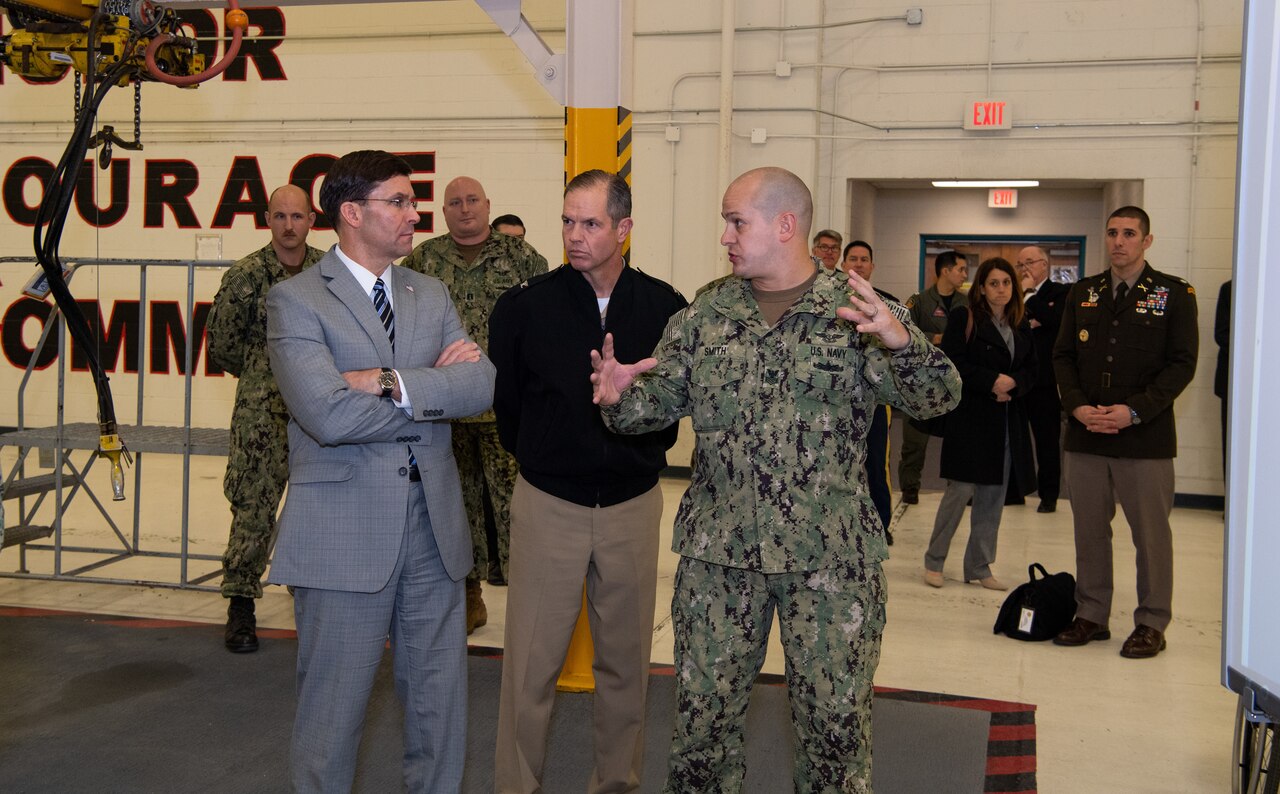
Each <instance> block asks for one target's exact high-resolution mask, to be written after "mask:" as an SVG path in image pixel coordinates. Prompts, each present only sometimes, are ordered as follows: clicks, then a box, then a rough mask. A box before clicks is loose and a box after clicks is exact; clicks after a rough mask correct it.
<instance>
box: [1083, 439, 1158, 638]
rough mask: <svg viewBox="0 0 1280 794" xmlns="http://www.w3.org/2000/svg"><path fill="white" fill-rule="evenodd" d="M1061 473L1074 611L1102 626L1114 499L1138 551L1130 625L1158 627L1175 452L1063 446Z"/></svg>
mask: <svg viewBox="0 0 1280 794" xmlns="http://www.w3.org/2000/svg"><path fill="white" fill-rule="evenodd" d="M1066 473H1067V487H1068V488H1070V490H1071V513H1072V517H1073V519H1074V521H1075V534H1076V603H1077V605H1078V606H1077V608H1076V616H1077V617H1081V618H1084V619H1085V620H1090V621H1093V622H1094V623H1097V624H1100V625H1103V626H1106V625H1108V621H1109V620H1110V617H1111V596H1112V593H1113V592H1114V590H1115V583H1114V580H1113V575H1112V563H1111V540H1112V532H1111V519H1112V518H1114V517H1115V514H1116V500H1117V499H1118V500H1119V502H1120V506H1121V507H1122V508H1124V517H1125V519H1126V520H1127V521H1128V522H1129V528H1130V530H1131V532H1132V534H1133V545H1134V549H1135V550H1136V551H1137V567H1138V608H1137V609H1136V610H1134V613H1133V622H1134V625H1135V626H1150V627H1151V628H1153V629H1156V630H1157V631H1164V630H1165V629H1166V628H1168V626H1169V621H1170V620H1172V619H1173V531H1172V529H1170V527H1169V513H1170V512H1171V511H1172V510H1173V459H1172V458H1156V459H1142V458H1109V457H1105V456H1102V455H1087V454H1085V453H1083V452H1068V453H1066Z"/></svg>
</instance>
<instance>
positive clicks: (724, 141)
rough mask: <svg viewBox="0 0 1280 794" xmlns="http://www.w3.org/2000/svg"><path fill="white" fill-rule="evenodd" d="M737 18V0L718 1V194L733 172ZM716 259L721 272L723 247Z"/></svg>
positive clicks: (727, 183) (724, 255) (723, 264)
mask: <svg viewBox="0 0 1280 794" xmlns="http://www.w3.org/2000/svg"><path fill="white" fill-rule="evenodd" d="M737 18H738V3H737V0H720V29H721V35H720V130H719V133H718V136H717V137H718V144H717V146H718V155H719V156H718V158H717V166H716V171H717V174H716V176H717V180H716V181H717V183H718V184H719V186H720V190H721V191H724V190H725V189H727V188H728V187H729V179H730V178H731V174H732V171H733V78H734V72H733V59H734V53H735V49H734V45H735V42H736V39H735V38H734V30H733V23H734V20H736V19H737ZM673 91H674V89H673ZM673 231H674V230H673ZM718 258H719V260H720V266H721V269H724V266H725V263H726V262H727V261H728V254H727V253H725V250H724V248H723V247H720V251H719V252H718ZM672 261H674V260H672Z"/></svg>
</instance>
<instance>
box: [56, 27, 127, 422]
mask: <svg viewBox="0 0 1280 794" xmlns="http://www.w3.org/2000/svg"><path fill="white" fill-rule="evenodd" d="M97 21H98V18H97V14H95V15H94V18H93V19H92V20H91V21H90V25H89V40H88V51H89V55H88V66H89V68H88V74H87V75H86V78H85V81H86V84H87V85H88V89H87V90H86V92H85V96H84V99H83V101H82V103H81V107H80V108H78V109H77V110H78V111H79V112H78V117H77V119H76V124H75V127H74V129H73V131H72V133H71V139H70V140H69V141H68V142H67V148H66V149H65V150H64V151H63V154H62V158H61V160H59V161H58V165H57V167H56V168H55V169H54V172H53V175H52V176H51V178H50V180H49V184H48V186H47V187H46V189H45V194H44V198H43V199H42V200H41V202H40V209H39V212H38V213H37V215H36V223H35V234H34V243H35V253H36V261H37V262H39V264H40V267H41V269H42V270H44V273H45V277H46V278H47V279H48V282H49V291H50V292H51V293H52V294H53V298H54V301H55V302H56V303H57V304H58V306H59V307H60V308H61V310H62V316H63V319H64V320H65V322H66V323H67V331H68V332H69V333H70V334H71V337H72V339H74V340H75V341H76V342H78V343H79V345H80V348H81V349H82V350H83V352H84V354H85V359H86V361H87V362H88V364H89V371H90V372H91V374H92V375H93V382H94V388H95V390H96V391H97V395H98V425H99V428H100V430H101V432H102V434H103V435H107V434H114V433H115V432H116V415H115V405H114V402H113V401H112V398H111V386H110V383H109V379H108V378H107V375H106V372H105V371H104V370H103V369H102V363H101V361H100V359H99V357H98V344H97V340H95V339H94V338H93V333H92V331H91V330H90V328H89V323H88V321H87V320H86V319H85V316H84V312H82V311H81V310H80V306H79V305H78V304H77V303H76V301H75V298H74V296H72V294H71V290H70V288H69V287H68V286H67V282H66V280H65V279H64V278H63V277H62V261H61V259H60V258H59V256H58V249H59V246H60V245H61V242H62V231H63V228H64V227H65V225H66V222H67V215H68V214H69V213H70V210H71V201H72V198H73V196H74V193H75V189H76V181H77V180H78V178H79V175H80V169H81V168H83V167H84V156H85V154H86V152H87V151H88V148H89V141H90V139H91V138H92V137H93V135H92V133H93V126H94V123H95V121H96V119H97V115H98V108H99V107H101V105H102V101H103V100H104V99H106V96H107V92H109V91H110V90H111V89H112V88H114V87H115V85H116V84H117V83H118V82H119V81H120V79H121V78H122V77H124V76H125V75H126V74H127V73H128V72H129V70H130V69H131V68H132V66H131V65H130V63H129V59H128V58H122V59H121V60H120V62H119V63H117V64H116V65H115V66H113V67H112V68H111V69H110V70H109V71H108V72H107V74H106V75H104V79H103V80H101V81H97V84H96V85H95V79H94V78H95V75H94V72H95V71H96V64H95V58H94V55H95V52H96V47H97V45H96V42H95V40H96V36H97ZM130 46H132V42H130ZM42 233H43V234H42Z"/></svg>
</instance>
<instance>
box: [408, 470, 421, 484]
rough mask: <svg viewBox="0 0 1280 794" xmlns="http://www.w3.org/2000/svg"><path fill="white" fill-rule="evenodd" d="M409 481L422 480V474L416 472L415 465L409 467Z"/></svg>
mask: <svg viewBox="0 0 1280 794" xmlns="http://www.w3.org/2000/svg"><path fill="white" fill-rule="evenodd" d="M409 482H422V474H420V473H419V472H418V467H417V466H410V467H409Z"/></svg>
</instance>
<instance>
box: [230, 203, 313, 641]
mask: <svg viewBox="0 0 1280 794" xmlns="http://www.w3.org/2000/svg"><path fill="white" fill-rule="evenodd" d="M315 220H316V214H315V213H314V212H313V211H312V210H311V197H310V196H308V195H307V192H306V191H305V190H303V189H302V188H300V187H298V186H296V185H284V186H282V187H279V188H276V190H275V191H274V192H273V193H272V194H271V198H270V200H268V202H267V226H268V227H270V229H271V242H270V243H267V244H266V245H265V246H263V247H262V248H260V249H258V250H257V251H254V252H253V253H251V254H249V255H248V256H246V257H244V258H243V259H241V260H240V261H238V262H236V263H235V264H234V265H232V266H231V267H230V268H228V269H227V272H226V273H225V274H224V275H223V277H222V284H221V286H219V287H218V294H217V295H215V296H214V298H213V308H212V309H211V310H210V312H209V331H208V333H209V357H210V358H212V359H213V360H214V361H215V362H217V364H218V366H220V367H222V369H223V370H225V371H226V372H229V373H231V374H232V375H234V376H235V377H236V378H237V382H236V401H235V407H234V408H232V410H231V449H230V453H229V454H228V456H227V473H226V476H225V477H224V478H223V481H222V492H223V493H224V494H225V495H226V497H227V501H228V502H229V503H230V504H231V533H230V536H229V537H228V539H227V550H226V551H225V552H224V553H223V555H222V597H223V598H226V599H228V604H227V628H226V632H225V633H224V634H223V639H222V641H223V644H224V645H225V646H226V648H227V650H229V651H231V652H232V653H252V652H254V651H256V650H258V632H257V620H256V618H255V616H254V599H257V598H262V573H263V571H265V570H266V569H267V557H268V556H269V555H270V553H271V538H272V536H273V535H274V534H275V525H276V511H277V510H278V509H279V507H280V497H281V496H282V495H283V494H284V484H285V480H286V479H287V478H288V474H289V460H288V457H289V447H288V439H287V437H286V435H285V428H286V427H287V426H288V424H289V411H288V410H287V409H286V408H285V407H284V400H282V399H281V398H280V390H279V389H277V388H276V382H275V379H273V378H272V377H271V367H270V365H269V364H268V363H267V290H269V289H271V288H272V287H273V286H275V285H276V284H278V283H280V282H281V281H284V280H285V279H286V278H289V277H290V276H295V275H297V274H298V273H301V272H302V271H303V270H304V269H306V268H308V267H310V266H311V265H314V264H315V263H316V262H318V261H320V257H322V256H324V251H321V250H320V249H318V248H312V247H311V246H309V245H307V234H308V233H309V232H310V231H311V226H312V224H314V223H315Z"/></svg>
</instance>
